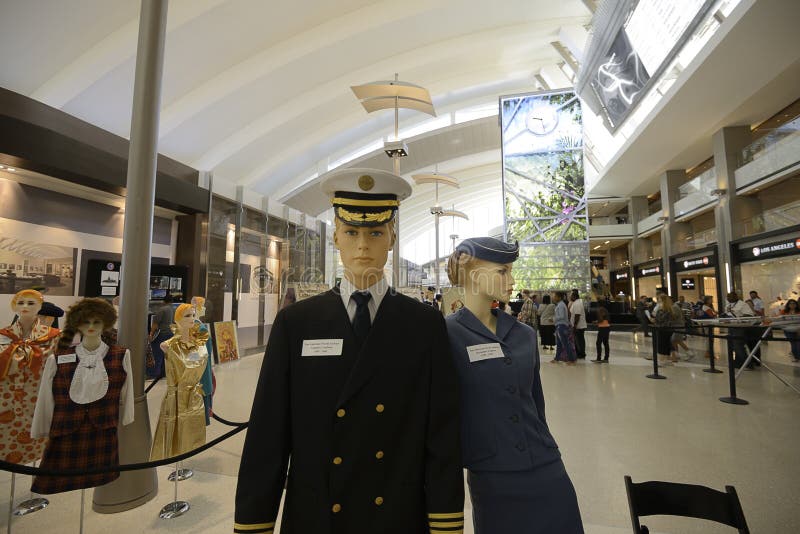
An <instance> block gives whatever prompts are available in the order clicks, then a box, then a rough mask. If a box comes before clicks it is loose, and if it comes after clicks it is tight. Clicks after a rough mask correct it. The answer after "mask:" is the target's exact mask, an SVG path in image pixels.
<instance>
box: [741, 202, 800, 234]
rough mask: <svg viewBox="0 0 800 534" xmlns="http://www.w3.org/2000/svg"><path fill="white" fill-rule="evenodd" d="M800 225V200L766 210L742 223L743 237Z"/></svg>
mask: <svg viewBox="0 0 800 534" xmlns="http://www.w3.org/2000/svg"><path fill="white" fill-rule="evenodd" d="M798 224H800V200H796V201H794V202H792V203H790V204H785V205H783V206H779V207H777V208H773V209H770V210H765V211H763V212H762V213H760V214H758V215H756V216H755V217H753V218H752V219H747V220H744V221H742V222H741V223H740V229H741V237H746V236H749V235H754V234H760V233H761V232H771V231H772V230H780V229H782V228H786V227H789V226H795V225H798Z"/></svg>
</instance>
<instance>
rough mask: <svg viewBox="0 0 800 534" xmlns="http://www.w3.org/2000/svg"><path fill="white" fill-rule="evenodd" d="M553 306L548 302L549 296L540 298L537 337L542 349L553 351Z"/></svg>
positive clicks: (554, 327) (554, 343)
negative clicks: (540, 341)
mask: <svg viewBox="0 0 800 534" xmlns="http://www.w3.org/2000/svg"><path fill="white" fill-rule="evenodd" d="M555 312H556V307H555V305H554V304H553V303H552V302H550V295H545V296H543V297H542V305H541V306H540V307H539V315H540V317H539V335H540V336H541V337H542V348H543V349H550V350H552V349H554V348H555V346H556V325H555Z"/></svg>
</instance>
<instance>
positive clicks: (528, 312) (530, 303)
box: [517, 289, 538, 330]
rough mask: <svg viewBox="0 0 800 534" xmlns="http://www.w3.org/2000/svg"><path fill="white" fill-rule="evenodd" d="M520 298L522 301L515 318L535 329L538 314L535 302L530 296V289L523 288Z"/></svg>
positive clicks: (536, 327)
mask: <svg viewBox="0 0 800 534" xmlns="http://www.w3.org/2000/svg"><path fill="white" fill-rule="evenodd" d="M522 298H523V300H524V302H523V303H522V309H520V310H519V314H517V319H518V320H519V322H521V323H523V324H526V325H528V326H530V327H531V328H533V329H534V330H537V329H538V324H537V323H538V321H537V320H536V319H537V315H538V314H537V309H536V305H535V302H534V300H533V299H532V298H531V291H530V289H525V290H523V291H522Z"/></svg>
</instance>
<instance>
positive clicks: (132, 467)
mask: <svg viewBox="0 0 800 534" xmlns="http://www.w3.org/2000/svg"><path fill="white" fill-rule="evenodd" d="M214 419H216V420H218V421H220V422H221V423H222V422H223V420H221V419H222V418H217V417H216V416H215V417H214ZM223 424H226V425H229V426H234V425H235V428H234V429H233V430H230V431H228V432H226V433H225V434H223V435H221V436H219V437H217V438H215V439H213V440H211V441H209V442H208V443H206V444H205V445H201V446H200V447H197V448H196V449H192V450H191V451H188V452H185V453H183V454H179V455H177V456H173V457H171V458H164V459H163V460H155V461H152V462H140V463H136V464H123V465H112V466H106V467H95V468H94V469H65V470H62V471H58V470H53V469H42V468H41V467H29V466H27V465H19V464H14V463H10V462H6V461H3V460H0V471H8V472H10V473H17V474H20V475H33V476H53V477H55V476H77V475H100V474H103V473H117V472H122V471H139V470H141V469H150V468H152V467H161V466H163V465H170V464H174V463H176V462H180V461H183V460H185V459H187V458H191V457H192V456H195V455H197V454H200V453H201V452H203V451H206V450H208V449H210V448H211V447H213V446H215V445H218V444H220V443H222V442H223V441H225V440H226V439H228V438H230V437H233V436H235V435H236V434H238V433H239V432H241V431H242V430H245V429H246V428H247V427H248V426H249V424H250V423H249V421H248V422H247V423H230V422H224V423H223Z"/></svg>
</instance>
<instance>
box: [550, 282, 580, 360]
mask: <svg viewBox="0 0 800 534" xmlns="http://www.w3.org/2000/svg"><path fill="white" fill-rule="evenodd" d="M553 302H555V305H556V307H555V310H554V312H553V321H554V323H555V326H556V356H555V358H553V359H552V360H551V361H550V362H551V363H558V362H566V364H567V365H575V362H576V361H577V359H578V354H577V353H576V352H575V340H574V339H573V337H572V325H571V324H570V322H569V309H568V308H567V294H566V293H564V292H563V291H556V292H555V293H553Z"/></svg>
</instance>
